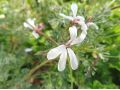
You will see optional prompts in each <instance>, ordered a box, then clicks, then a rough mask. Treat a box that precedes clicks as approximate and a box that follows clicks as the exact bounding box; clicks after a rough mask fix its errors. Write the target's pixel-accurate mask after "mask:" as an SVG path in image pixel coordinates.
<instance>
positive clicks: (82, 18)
mask: <svg viewBox="0 0 120 90" xmlns="http://www.w3.org/2000/svg"><path fill="white" fill-rule="evenodd" d="M76 19H78V20H80V22H85V18H84V17H83V16H77V17H76Z"/></svg>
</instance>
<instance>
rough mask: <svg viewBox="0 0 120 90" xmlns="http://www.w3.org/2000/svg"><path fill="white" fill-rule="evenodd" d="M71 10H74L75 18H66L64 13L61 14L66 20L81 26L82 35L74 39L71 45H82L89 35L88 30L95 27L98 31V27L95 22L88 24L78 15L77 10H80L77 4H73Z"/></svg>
mask: <svg viewBox="0 0 120 90" xmlns="http://www.w3.org/2000/svg"><path fill="white" fill-rule="evenodd" d="M71 10H72V13H73V16H66V15H64V14H62V13H60V16H62V17H64V18H65V19H68V20H70V21H73V23H77V24H79V25H80V26H81V30H82V32H81V34H80V35H79V36H78V37H77V38H76V39H74V41H73V42H72V43H71V45H74V44H80V43H81V42H83V41H84V39H85V37H86V35H87V30H88V28H89V27H90V26H94V27H95V28H96V29H98V26H97V25H96V24H95V23H93V22H88V23H86V22H85V18H84V17H82V16H77V15H76V14H77V10H78V6H77V4H75V3H73V4H72V5H71Z"/></svg>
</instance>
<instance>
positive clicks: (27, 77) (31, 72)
mask: <svg viewBox="0 0 120 90" xmlns="http://www.w3.org/2000/svg"><path fill="white" fill-rule="evenodd" d="M48 62H49V61H48V60H46V61H44V62H43V63H41V64H39V65H37V66H36V67H34V68H33V69H31V70H30V71H29V73H28V74H27V75H25V76H24V77H23V80H28V79H30V78H31V76H32V75H33V74H34V73H35V72H36V71H37V70H38V69H40V68H41V67H42V66H44V65H45V64H46V63H48Z"/></svg>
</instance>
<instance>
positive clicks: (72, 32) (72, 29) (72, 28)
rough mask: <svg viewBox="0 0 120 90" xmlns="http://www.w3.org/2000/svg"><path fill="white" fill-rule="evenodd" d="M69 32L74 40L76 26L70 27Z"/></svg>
mask: <svg viewBox="0 0 120 90" xmlns="http://www.w3.org/2000/svg"><path fill="white" fill-rule="evenodd" d="M69 32H70V39H71V40H74V39H75V38H76V37H77V28H76V26H72V27H70V28H69Z"/></svg>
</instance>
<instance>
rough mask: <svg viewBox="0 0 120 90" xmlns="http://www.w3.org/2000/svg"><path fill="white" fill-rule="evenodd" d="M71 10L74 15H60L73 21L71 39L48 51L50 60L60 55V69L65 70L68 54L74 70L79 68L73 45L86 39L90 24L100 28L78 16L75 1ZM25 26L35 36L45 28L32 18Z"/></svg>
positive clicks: (70, 29) (70, 28)
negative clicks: (36, 23)
mask: <svg viewBox="0 0 120 90" xmlns="http://www.w3.org/2000/svg"><path fill="white" fill-rule="evenodd" d="M71 10H72V13H73V16H66V15H64V14H62V13H60V16H62V17H64V18H65V19H68V20H70V21H71V22H72V23H73V26H71V27H69V33H70V40H68V41H67V43H65V44H62V45H59V46H58V47H55V48H53V49H51V50H50V51H49V52H48V53H47V58H48V60H53V59H55V58H57V57H58V56H60V59H59V62H58V70H59V71H63V70H64V69H65V67H66V60H67V54H68V56H69V59H70V65H71V68H72V69H73V70H76V69H77V68H78V60H77V57H76V55H75V53H74V51H73V50H72V49H71V46H72V45H76V44H77V45H79V44H80V43H81V42H83V41H84V39H85V37H86V35H87V30H88V28H89V26H91V25H92V26H94V27H95V28H96V29H98V26H97V25H96V24H95V23H93V22H86V21H85V18H84V17H83V16H77V10H78V6H77V4H75V3H73V4H72V5H71ZM76 24H78V25H80V27H81V30H82V32H81V34H80V35H77V32H78V30H77V27H76ZM24 26H25V27H28V28H30V29H32V30H33V32H32V34H33V35H34V36H35V38H38V37H39V34H38V32H37V31H40V30H42V29H43V25H41V27H36V26H35V24H34V20H31V19H28V20H27V22H25V23H24ZM38 26H39V25H38Z"/></svg>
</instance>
